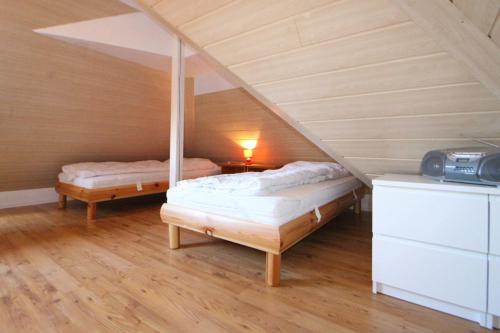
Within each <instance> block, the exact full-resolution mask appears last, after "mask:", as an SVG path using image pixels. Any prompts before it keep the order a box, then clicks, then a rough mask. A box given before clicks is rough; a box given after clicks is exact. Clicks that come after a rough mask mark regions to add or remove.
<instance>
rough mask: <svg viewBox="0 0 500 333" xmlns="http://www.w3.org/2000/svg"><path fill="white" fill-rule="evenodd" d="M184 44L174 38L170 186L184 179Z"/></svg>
mask: <svg viewBox="0 0 500 333" xmlns="http://www.w3.org/2000/svg"><path fill="white" fill-rule="evenodd" d="M184 66H185V61H184V45H183V43H182V41H181V39H180V38H179V37H178V36H175V38H174V45H173V52H172V82H171V93H172V96H171V106H170V174H169V183H170V185H169V187H174V186H175V185H176V184H177V182H178V181H179V180H181V179H182V161H183V157H184V87H185V82H186V81H185V74H184V73H185V71H184Z"/></svg>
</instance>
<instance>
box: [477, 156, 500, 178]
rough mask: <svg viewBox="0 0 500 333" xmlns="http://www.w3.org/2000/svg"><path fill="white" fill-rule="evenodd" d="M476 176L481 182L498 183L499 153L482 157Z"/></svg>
mask: <svg viewBox="0 0 500 333" xmlns="http://www.w3.org/2000/svg"><path fill="white" fill-rule="evenodd" d="M478 175H479V179H481V180H482V181H485V182H492V183H496V184H498V183H500V153H498V154H493V155H489V156H486V157H484V158H483V160H482V161H481V165H480V166H479V172H478Z"/></svg>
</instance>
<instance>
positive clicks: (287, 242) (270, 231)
mask: <svg viewBox="0 0 500 333" xmlns="http://www.w3.org/2000/svg"><path fill="white" fill-rule="evenodd" d="M354 193H355V194H354ZM364 193H365V188H364V186H361V187H358V188H357V189H356V190H355V191H353V192H351V193H349V194H346V195H344V196H342V197H340V198H337V199H335V200H333V201H331V202H329V203H327V204H325V205H323V206H321V207H320V208H319V211H320V214H321V219H320V221H319V222H318V218H317V217H316V213H315V212H314V210H313V211H310V212H308V213H306V214H304V215H302V216H300V217H298V218H296V219H294V220H291V221H290V222H287V223H286V224H283V225H281V226H273V225H268V224H262V223H256V222H251V221H246V220H240V219H235V218H232V217H227V216H222V215H217V214H211V213H205V212H201V211H197V210H193V209H190V208H185V207H180V206H176V205H173V204H168V203H165V204H163V206H162V208H161V218H162V221H163V222H164V223H167V224H168V232H169V243H170V244H169V245H170V248H171V249H177V248H179V246H180V228H184V229H189V230H192V231H196V232H199V233H204V234H206V235H209V236H213V237H217V238H221V239H225V240H228V241H231V242H234V243H238V244H241V245H245V246H248V247H251V248H254V249H257V250H261V251H264V252H266V275H265V279H266V284H267V285H268V286H273V287H275V286H279V284H280V265H281V253H283V252H284V251H286V250H287V249H289V248H290V247H292V246H293V245H294V244H296V243H297V242H299V241H300V240H301V239H303V238H304V237H306V236H308V235H309V234H311V233H312V232H314V231H316V230H317V229H319V228H320V227H322V226H323V225H325V224H326V223H328V222H329V221H331V220H332V219H333V218H334V217H335V216H337V215H338V214H340V213H341V212H342V211H344V210H345V209H347V208H348V207H350V206H353V205H354V212H355V213H356V214H359V213H360V211H361V199H362V197H363V195H364Z"/></svg>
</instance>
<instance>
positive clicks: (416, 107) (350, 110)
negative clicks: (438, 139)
mask: <svg viewBox="0 0 500 333" xmlns="http://www.w3.org/2000/svg"><path fill="white" fill-rule="evenodd" d="M281 108H282V109H283V111H285V112H286V113H288V114H289V115H290V116H292V117H294V118H295V119H297V120H299V121H308V120H333V119H356V118H363V117H373V116H377V117H384V116H407V115H424V114H436V113H439V114H442V113H462V112H482V111H498V110H500V100H499V99H498V98H496V97H495V96H494V95H493V94H492V93H491V92H490V91H489V90H487V89H486V88H484V87H483V86H482V85H481V84H480V83H478V82H473V83H466V84H458V85H445V86H438V87H430V88H429V87H425V88H419V89H410V90H401V91H390V92H381V93H368V94H362V95H354V96H347V97H333V98H326V99H318V100H313V101H311V100H309V101H306V102H299V103H293V102H292V103H290V104H287V103H284V104H281Z"/></svg>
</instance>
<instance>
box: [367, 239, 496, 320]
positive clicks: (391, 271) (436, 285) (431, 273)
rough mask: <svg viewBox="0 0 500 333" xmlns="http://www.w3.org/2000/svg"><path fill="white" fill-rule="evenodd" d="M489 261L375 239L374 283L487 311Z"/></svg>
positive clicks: (482, 256) (477, 255)
mask: <svg viewBox="0 0 500 333" xmlns="http://www.w3.org/2000/svg"><path fill="white" fill-rule="evenodd" d="M487 270H488V258H487V255H485V254H480V253H473V252H466V251H462V250H455V249H450V248H444V247H440V246H435V245H428V244H422V243H416V242H412V241H405V240H398V239H393V238H391V237H384V236H375V237H374V239H373V280H374V281H376V282H381V283H384V284H386V285H389V286H392V287H396V288H399V289H403V290H405V291H409V292H413V293H416V294H419V295H423V296H427V297H431V298H435V299H438V300H441V301H445V302H449V303H453V304H455V305H460V306H463V307H467V308H470V309H474V310H479V311H483V312H485V311H486V305H487V299H486V297H487V276H488V272H487Z"/></svg>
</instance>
